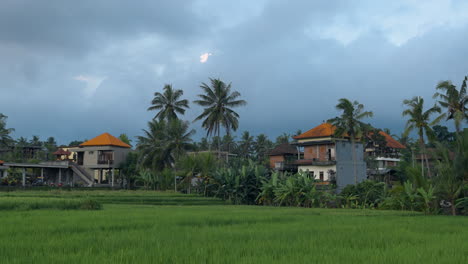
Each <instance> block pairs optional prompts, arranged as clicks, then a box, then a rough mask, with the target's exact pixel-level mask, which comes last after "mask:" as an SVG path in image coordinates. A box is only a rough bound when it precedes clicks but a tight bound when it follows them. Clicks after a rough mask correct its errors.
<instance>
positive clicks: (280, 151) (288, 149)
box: [269, 143, 297, 156]
mask: <svg viewBox="0 0 468 264" xmlns="http://www.w3.org/2000/svg"><path fill="white" fill-rule="evenodd" d="M285 154H296V155H297V149H296V148H295V147H293V146H291V145H289V143H284V144H280V145H278V146H276V148H274V149H272V150H271V151H270V153H269V155H270V156H279V155H285Z"/></svg>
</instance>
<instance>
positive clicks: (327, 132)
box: [293, 123, 336, 139]
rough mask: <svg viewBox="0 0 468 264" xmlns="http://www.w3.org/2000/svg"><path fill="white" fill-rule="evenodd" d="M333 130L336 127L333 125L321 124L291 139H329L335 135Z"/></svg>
mask: <svg viewBox="0 0 468 264" xmlns="http://www.w3.org/2000/svg"><path fill="white" fill-rule="evenodd" d="M335 129H336V127H335V126H334V125H332V124H330V123H323V124H321V125H319V126H316V127H314V128H312V129H311V130H309V131H306V132H304V133H302V134H300V135H298V136H295V137H293V138H294V139H304V138H320V137H331V136H333V134H334V133H335Z"/></svg>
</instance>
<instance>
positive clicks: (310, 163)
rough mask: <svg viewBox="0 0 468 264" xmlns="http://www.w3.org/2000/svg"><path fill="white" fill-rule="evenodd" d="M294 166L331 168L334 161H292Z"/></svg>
mask: <svg viewBox="0 0 468 264" xmlns="http://www.w3.org/2000/svg"><path fill="white" fill-rule="evenodd" d="M294 164H295V165H312V166H331V165H335V164H336V160H333V159H332V160H317V159H301V160H296V161H294Z"/></svg>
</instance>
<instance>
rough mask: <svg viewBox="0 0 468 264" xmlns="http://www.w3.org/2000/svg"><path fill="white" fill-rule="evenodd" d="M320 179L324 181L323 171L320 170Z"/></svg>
mask: <svg viewBox="0 0 468 264" xmlns="http://www.w3.org/2000/svg"><path fill="white" fill-rule="evenodd" d="M319 175H320V180H321V181H323V171H321V172H320V174H319Z"/></svg>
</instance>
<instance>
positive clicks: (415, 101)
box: [402, 96, 444, 177]
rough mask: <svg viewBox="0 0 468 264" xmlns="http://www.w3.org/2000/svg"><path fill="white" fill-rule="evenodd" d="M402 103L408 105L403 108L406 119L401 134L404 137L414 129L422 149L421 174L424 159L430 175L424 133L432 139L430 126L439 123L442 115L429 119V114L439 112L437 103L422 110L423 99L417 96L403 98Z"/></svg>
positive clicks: (432, 134)
mask: <svg viewBox="0 0 468 264" xmlns="http://www.w3.org/2000/svg"><path fill="white" fill-rule="evenodd" d="M403 104H404V105H406V106H407V107H408V109H406V110H404V111H403V113H402V115H403V116H408V118H409V119H408V121H406V127H405V131H404V132H403V136H404V137H406V136H408V134H409V133H410V132H411V131H413V130H416V132H417V133H418V137H419V145H420V147H421V151H422V155H421V156H422V157H421V170H422V172H421V173H422V175H423V176H424V160H425V161H426V167H427V173H428V176H429V177H430V175H431V171H430V169H429V161H428V160H427V153H426V142H425V140H424V135H426V137H427V138H428V139H429V141H432V140H433V139H434V131H433V130H432V128H431V127H432V126H434V125H436V124H437V123H439V121H440V120H441V119H442V118H443V117H444V116H443V115H441V116H439V117H437V118H436V119H434V121H432V122H431V121H430V119H431V115H433V114H436V113H440V112H441V109H440V107H438V106H437V105H434V106H433V107H431V108H429V109H427V110H426V111H424V99H423V98H421V97H418V96H415V97H413V98H412V99H411V100H404V101H403Z"/></svg>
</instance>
